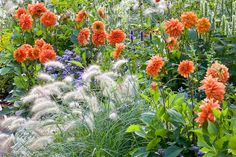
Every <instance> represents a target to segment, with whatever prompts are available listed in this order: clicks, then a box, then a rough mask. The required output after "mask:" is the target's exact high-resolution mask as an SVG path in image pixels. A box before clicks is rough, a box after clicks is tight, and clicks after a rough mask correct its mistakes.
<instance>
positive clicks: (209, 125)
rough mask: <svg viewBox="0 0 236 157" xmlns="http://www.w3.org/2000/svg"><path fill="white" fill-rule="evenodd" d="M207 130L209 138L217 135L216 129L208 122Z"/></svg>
mask: <svg viewBox="0 0 236 157" xmlns="http://www.w3.org/2000/svg"><path fill="white" fill-rule="evenodd" d="M207 130H208V133H209V134H210V135H211V136H215V135H217V133H218V129H217V127H216V125H215V124H214V123H212V122H210V121H208V126H207Z"/></svg>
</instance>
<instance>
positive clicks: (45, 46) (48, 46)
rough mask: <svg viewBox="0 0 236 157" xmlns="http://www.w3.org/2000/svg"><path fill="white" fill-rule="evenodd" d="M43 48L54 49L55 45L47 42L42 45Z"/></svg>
mask: <svg viewBox="0 0 236 157" xmlns="http://www.w3.org/2000/svg"><path fill="white" fill-rule="evenodd" d="M42 50H53V46H52V45H51V44H48V43H45V44H43V46H42Z"/></svg>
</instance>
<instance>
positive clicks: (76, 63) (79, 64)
mask: <svg viewBox="0 0 236 157" xmlns="http://www.w3.org/2000/svg"><path fill="white" fill-rule="evenodd" d="M69 62H70V63H72V64H74V65H77V66H79V67H81V68H84V66H83V65H82V63H80V62H79V61H69Z"/></svg>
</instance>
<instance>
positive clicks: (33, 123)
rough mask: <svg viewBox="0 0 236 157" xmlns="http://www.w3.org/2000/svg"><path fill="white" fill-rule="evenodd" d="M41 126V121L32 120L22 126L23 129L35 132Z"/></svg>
mask: <svg viewBox="0 0 236 157" xmlns="http://www.w3.org/2000/svg"><path fill="white" fill-rule="evenodd" d="M40 124H41V123H40V121H36V120H32V119H30V120H28V121H26V122H25V123H24V124H23V125H22V128H25V129H28V130H34V129H35V128H37V127H40Z"/></svg>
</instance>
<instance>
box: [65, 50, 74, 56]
mask: <svg viewBox="0 0 236 157" xmlns="http://www.w3.org/2000/svg"><path fill="white" fill-rule="evenodd" d="M64 54H65V55H67V56H72V55H74V53H73V52H71V51H69V50H65V52H64Z"/></svg>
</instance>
